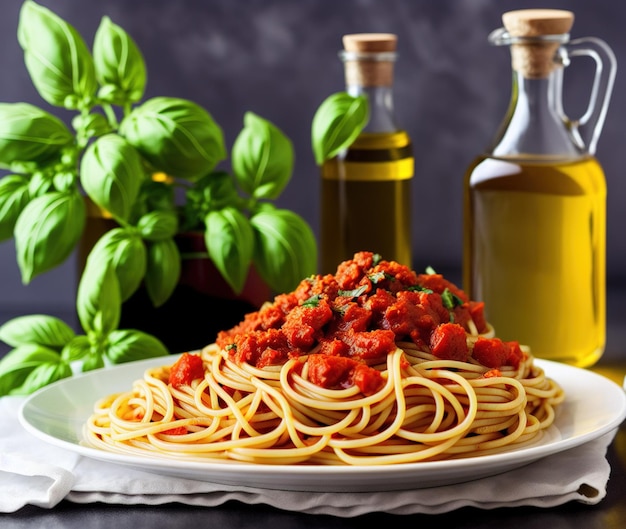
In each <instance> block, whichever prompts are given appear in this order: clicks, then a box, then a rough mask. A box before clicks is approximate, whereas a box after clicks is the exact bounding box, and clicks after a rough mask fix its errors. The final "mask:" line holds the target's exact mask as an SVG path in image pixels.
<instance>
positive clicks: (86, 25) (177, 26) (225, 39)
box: [0, 0, 626, 323]
mask: <svg viewBox="0 0 626 529" xmlns="http://www.w3.org/2000/svg"><path fill="white" fill-rule="evenodd" d="M40 4H42V5H45V6H47V7H49V8H51V9H52V10H53V11H55V12H56V13H57V14H58V15H60V16H61V17H62V18H64V19H65V20H67V21H68V22H70V23H71V24H73V25H74V26H75V27H76V28H77V29H78V30H79V32H80V33H81V34H82V35H83V37H84V38H85V40H86V41H87V43H88V45H89V46H91V44H92V42H93V35H94V33H95V31H96V29H97V27H98V25H99V22H100V19H101V17H102V16H104V15H108V16H109V17H111V19H112V20H113V21H114V22H115V23H117V24H119V25H120V26H122V27H123V28H124V29H125V30H126V31H128V32H129V33H130V34H131V35H132V36H133V38H134V39H135V41H136V42H137V44H138V45H139V47H140V49H141V50H142V51H143V53H144V56H145V59H146V63H147V67H148V88H147V93H146V97H151V96H160V95H163V96H175V97H183V98H189V99H192V100H194V101H196V102H197V103H199V104H201V105H203V106H204V107H205V108H206V109H207V110H208V111H209V112H210V113H211V114H212V115H213V117H214V118H215V119H216V121H217V122H218V123H219V124H220V125H221V126H222V128H223V130H224V133H225V138H226V141H227V144H228V146H229V147H230V146H231V145H232V142H233V140H234V138H235V137H236V135H237V133H238V132H239V130H240V128H241V126H242V120H243V114H244V112H245V111H246V110H251V111H254V112H255V113H257V114H259V115H261V116H263V117H265V118H267V119H269V120H270V121H272V122H273V123H275V124H276V125H277V126H279V127H280V128H281V129H282V130H283V131H284V132H285V133H286V134H287V135H288V136H289V137H290V138H291V139H292V141H293V143H294V146H295V150H296V168H295V172H294V176H293V178H292V181H291V182H290V184H289V186H288V188H287V189H286V191H285V192H284V194H283V196H282V197H281V199H280V204H281V205H282V206H284V207H289V208H291V209H293V210H295V211H297V212H298V213H300V214H301V215H303V216H304V217H305V218H306V219H307V220H308V221H309V222H310V223H311V225H312V226H313V228H314V229H315V230H316V231H317V225H318V204H319V192H318V176H317V167H316V166H315V163H314V160H313V155H312V151H311V147H310V124H311V119H312V117H313V114H314V112H315V110H316V108H317V107H318V105H319V104H320V103H321V102H322V100H323V99H324V98H325V97H326V96H328V95H329V94H331V93H333V92H335V91H338V90H342V89H343V69H342V65H341V63H340V61H339V60H338V58H337V51H338V50H339V49H340V47H341V36H342V35H343V34H344V33H353V32H393V33H396V34H397V35H398V38H399V61H398V63H397V66H396V76H395V77H396V83H395V106H396V113H397V117H398V120H399V122H400V124H401V125H402V126H404V128H406V129H407V131H408V132H409V134H410V136H411V137H412V139H413V141H414V145H415V148H414V150H415V156H416V177H415V181H414V185H413V199H414V200H413V201H414V223H413V225H414V237H413V239H414V240H413V246H414V250H413V253H414V266H415V268H416V269H423V267H425V266H427V265H432V266H433V267H435V269H438V270H440V271H443V272H444V273H448V272H449V273H450V274H452V277H453V279H457V278H458V277H459V276H460V266H461V246H462V201H461V197H462V181H463V173H464V171H465V169H466V167H467V166H468V164H469V163H470V162H471V161H472V159H473V158H474V157H475V156H476V155H477V154H479V153H480V152H481V150H482V149H483V148H484V147H485V146H486V145H487V144H488V143H489V141H490V139H491V137H492V136H493V134H494V133H495V131H496V129H497V127H498V125H499V123H500V120H501V118H502V116H503V115H504V112H505V110H506V107H507V104H508V101H509V97H510V66H509V52H508V50H507V49H505V48H493V47H491V46H490V45H489V44H488V43H487V35H488V34H489V32H490V31H491V30H493V29H495V28H497V27H500V26H501V18H500V17H501V14H502V13H503V12H504V11H508V10H510V9H519V8H525V7H552V8H567V9H571V10H572V11H574V12H575V14H576V21H575V23H574V28H573V31H572V37H580V36H596V37H600V38H602V39H603V40H605V41H606V42H607V43H608V44H609V45H610V46H611V47H612V48H613V50H614V51H615V53H616V55H617V59H618V64H621V63H620V60H621V59H622V58H625V59H624V60H626V34H625V32H624V15H625V14H626V8H624V7H623V6H624V4H623V2H619V1H615V0H594V1H593V2H591V1H589V0H570V1H557V0H553V1H552V2H550V3H546V2H536V1H521V0H518V1H503V0H437V1H429V0H299V1H296V0H292V1H289V0H204V1H201V0H176V1H172V0H169V1H166V0H162V1H161V0H134V1H130V0H102V1H95V0H41V1H40ZM20 7H21V1H19V0H2V1H1V2H0V72H2V73H1V75H0V101H5V102H17V101H27V102H30V103H33V104H37V105H39V106H41V107H43V108H45V109H47V110H51V108H50V107H49V106H47V104H46V103H45V102H43V101H42V100H41V99H40V97H39V96H38V94H37V93H36V92H35V90H34V88H33V87H32V84H31V81H30V78H29V77H28V74H27V72H26V69H25V67H24V63H23V56H22V51H21V49H20V48H19V46H18V43H17V38H16V30H17V23H18V13H19V9H20ZM570 70H571V73H569V72H570ZM589 72H590V70H586V67H582V68H579V69H574V68H573V67H572V68H570V69H569V70H568V74H567V76H568V77H567V78H569V79H571V80H572V82H570V83H569V84H568V86H567V95H566V109H567V110H568V112H569V113H570V115H572V116H573V117H575V116H577V115H580V113H581V111H582V110H581V109H582V105H583V103H586V101H587V97H588V93H589V83H588V80H589V77H590V73H589ZM625 85H626V78H625V77H624V70H623V69H621V70H620V69H619V67H618V76H617V80H616V85H615V90H614V92H613V98H612V101H611V106H610V109H609V110H610V111H609V115H608V117H607V120H606V123H605V126H604V129H603V133H602V136H601V138H600V142H599V145H598V150H597V157H598V158H599V160H600V161H601V163H602V164H603V166H604V169H605V172H606V178H607V183H608V189H609V198H608V257H607V272H608V278H609V284H614V285H617V284H624V283H625V282H626V238H625V237H624V228H625V227H626V208H625V207H624V205H623V204H624V199H625V198H626V183H625V178H626V175H625V174H624V167H626V144H625V142H624V125H623V120H624V119H625V118H626V108H625V101H626V94H625ZM54 112H55V113H57V115H60V116H61V117H63V118H64V119H65V118H68V117H71V115H72V114H69V113H64V112H63V111H60V110H54ZM74 261H75V260H74V259H73V258H71V259H70V260H68V261H67V262H66V263H65V264H64V265H62V266H61V267H59V268H57V269H55V270H53V271H51V272H49V273H47V274H45V275H44V276H41V277H38V278H36V279H35V280H34V281H32V282H31V284H30V285H26V286H25V285H22V284H21V280H20V275H19V271H18V268H17V265H16V261H15V251H14V243H13V241H12V240H11V241H6V242H4V243H0V317H1V315H2V313H3V312H4V313H6V312H10V313H12V314H14V313H16V312H17V313H20V312H33V311H37V312H48V313H50V312H54V313H62V312H71V311H72V310H73V307H74V299H75V281H76V279H75V262H74ZM2 319H3V318H2ZM0 323H2V321H1V320H0Z"/></svg>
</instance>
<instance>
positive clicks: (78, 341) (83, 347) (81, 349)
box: [61, 335, 91, 363]
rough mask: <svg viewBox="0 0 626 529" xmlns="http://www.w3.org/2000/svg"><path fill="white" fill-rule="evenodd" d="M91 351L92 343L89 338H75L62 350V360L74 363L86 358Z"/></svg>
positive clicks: (82, 336)
mask: <svg viewBox="0 0 626 529" xmlns="http://www.w3.org/2000/svg"><path fill="white" fill-rule="evenodd" d="M90 350H91V343H90V342H89V338H87V336H84V335H81V336H74V338H72V339H71V340H70V341H69V342H68V343H67V344H66V345H65V347H63V349H62V350H61V359H62V360H63V361H64V362H68V363H69V362H74V361H76V360H80V359H82V358H85V357H86V356H87V355H88V354H89V351H90Z"/></svg>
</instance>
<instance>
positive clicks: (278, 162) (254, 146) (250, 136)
mask: <svg viewBox="0 0 626 529" xmlns="http://www.w3.org/2000/svg"><path fill="white" fill-rule="evenodd" d="M244 123H245V126H244V128H243V130H242V131H241V132H240V133H239V135H238V136H237V139H236V140H235V143H234V145H233V151H232V158H233V170H234V172H235V176H236V178H237V183H238V184H239V186H240V187H241V188H242V189H243V190H244V191H245V192H246V193H248V194H250V195H252V196H254V197H256V198H269V199H275V198H277V197H278V196H279V195H280V194H281V192H282V191H283V189H284V188H285V186H286V185H287V183H288V182H289V179H290V178H291V173H292V171H293V160H294V153H293V145H292V144H291V141H290V140H289V138H287V136H285V135H284V134H283V133H282V132H281V131H280V130H279V129H278V128H277V127H275V126H274V125H273V124H272V123H270V122H269V121H267V120H265V119H263V118H261V117H259V116H257V115H256V114H254V113H252V112H246V114H245V117H244Z"/></svg>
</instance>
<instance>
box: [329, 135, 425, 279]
mask: <svg viewBox="0 0 626 529" xmlns="http://www.w3.org/2000/svg"><path fill="white" fill-rule="evenodd" d="M413 170H414V160H413V153H412V146H411V141H410V139H409V136H408V135H407V134H406V132H404V131H398V132H381V133H362V134H361V135H360V136H359V137H358V138H357V139H356V140H355V141H354V143H353V144H352V145H351V146H350V147H349V148H348V149H347V150H346V151H345V152H344V153H341V154H340V155H339V156H337V157H335V158H333V159H331V160H328V161H326V162H325V163H324V164H323V166H322V171H321V172H322V178H321V226H320V230H321V233H320V256H321V263H320V271H321V272H322V273H334V271H335V270H336V269H337V265H338V264H339V263H340V262H342V261H345V260H348V259H351V258H352V257H353V255H354V254H355V253H356V252H359V251H365V250H367V251H373V252H376V253H379V254H380V255H381V256H382V257H383V258H384V259H387V260H394V261H398V262H399V263H402V264H405V265H407V266H411V178H412V177H413Z"/></svg>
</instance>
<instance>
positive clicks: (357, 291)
mask: <svg viewBox="0 0 626 529" xmlns="http://www.w3.org/2000/svg"><path fill="white" fill-rule="evenodd" d="M366 290H367V286H366V285H361V286H360V287H359V288H354V289H352V290H339V292H337V293H338V294H339V295H340V296H343V297H345V298H358V297H359V296H360V295H362V294H365V291H366Z"/></svg>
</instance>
